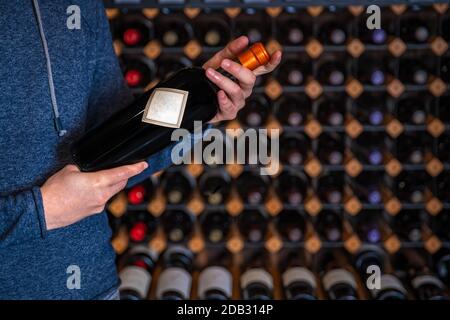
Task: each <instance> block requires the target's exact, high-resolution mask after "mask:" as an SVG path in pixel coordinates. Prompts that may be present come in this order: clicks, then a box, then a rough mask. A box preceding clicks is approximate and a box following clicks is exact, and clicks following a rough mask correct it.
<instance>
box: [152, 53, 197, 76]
mask: <svg viewBox="0 0 450 320" xmlns="http://www.w3.org/2000/svg"><path fill="white" fill-rule="evenodd" d="M155 64H156V65H157V71H156V75H157V77H158V79H166V78H168V77H170V76H172V75H173V74H174V73H176V72H177V71H178V70H180V69H183V68H190V67H192V62H191V60H189V59H188V58H186V57H183V56H181V57H180V56H178V55H168V54H164V55H163V56H160V57H159V58H158V59H157V60H156V61H155Z"/></svg>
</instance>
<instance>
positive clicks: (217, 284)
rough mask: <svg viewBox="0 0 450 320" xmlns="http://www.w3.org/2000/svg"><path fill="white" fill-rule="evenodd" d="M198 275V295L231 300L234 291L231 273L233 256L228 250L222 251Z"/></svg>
mask: <svg viewBox="0 0 450 320" xmlns="http://www.w3.org/2000/svg"><path fill="white" fill-rule="evenodd" d="M209 260H210V261H209V263H208V265H207V267H206V268H204V269H203V270H202V271H201V272H200V275H199V277H198V297H199V298H200V299H203V300H229V299H231V296H232V293H233V277H232V275H231V272H230V269H231V263H232V261H231V260H232V257H231V255H230V254H229V253H228V252H227V251H223V252H220V253H219V254H218V256H217V257H214V259H209Z"/></svg>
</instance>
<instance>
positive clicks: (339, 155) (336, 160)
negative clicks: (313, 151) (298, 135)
mask: <svg viewBox="0 0 450 320" xmlns="http://www.w3.org/2000/svg"><path fill="white" fill-rule="evenodd" d="M317 154H318V156H319V160H320V161H321V162H324V163H326V164H329V165H341V164H342V163H343V161H344V143H343V137H342V135H339V134H336V133H329V134H326V133H325V134H322V135H321V136H320V137H319V144H318V150H317Z"/></svg>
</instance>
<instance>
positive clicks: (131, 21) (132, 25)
mask: <svg viewBox="0 0 450 320" xmlns="http://www.w3.org/2000/svg"><path fill="white" fill-rule="evenodd" d="M114 30H115V32H114V34H115V37H117V38H119V39H120V40H121V42H122V43H123V44H124V45H125V46H127V47H131V48H135V47H144V46H145V45H146V44H147V43H148V42H149V41H150V40H151V39H152V38H153V36H154V34H153V32H154V30H153V23H152V22H151V21H150V20H149V19H147V18H146V17H144V16H142V15H141V14H133V13H132V14H126V15H121V16H120V18H119V19H118V21H117V22H115V23H114Z"/></svg>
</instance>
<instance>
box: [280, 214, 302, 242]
mask: <svg viewBox="0 0 450 320" xmlns="http://www.w3.org/2000/svg"><path fill="white" fill-rule="evenodd" d="M276 226H277V230H278V232H279V233H280V235H281V237H282V238H283V240H284V241H287V242H300V241H303V239H304V238H305V235H306V230H307V229H306V219H305V216H304V215H303V214H302V213H301V212H299V211H298V210H295V209H283V210H282V211H281V212H280V213H279V214H278V215H277V218H276Z"/></svg>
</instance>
